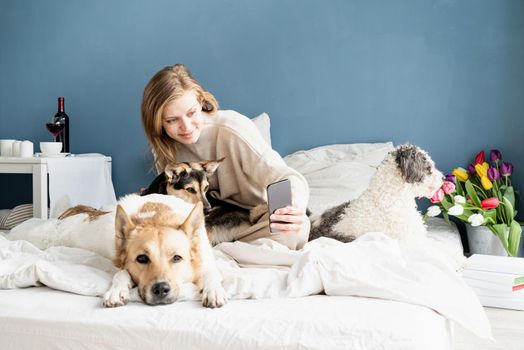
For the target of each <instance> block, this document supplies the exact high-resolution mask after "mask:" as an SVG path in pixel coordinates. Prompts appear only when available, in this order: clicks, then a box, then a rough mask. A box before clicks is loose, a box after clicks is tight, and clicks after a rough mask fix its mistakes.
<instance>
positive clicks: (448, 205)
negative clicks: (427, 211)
mask: <svg viewBox="0 0 524 350" xmlns="http://www.w3.org/2000/svg"><path fill="white" fill-rule="evenodd" d="M440 204H441V205H442V206H443V207H444V209H446V211H447V210H448V209H449V208H451V207H452V206H453V203H452V202H450V201H449V200H448V199H447V198H446V197H444V198H442V201H440Z"/></svg>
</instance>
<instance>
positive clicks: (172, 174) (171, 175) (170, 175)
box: [164, 164, 180, 182]
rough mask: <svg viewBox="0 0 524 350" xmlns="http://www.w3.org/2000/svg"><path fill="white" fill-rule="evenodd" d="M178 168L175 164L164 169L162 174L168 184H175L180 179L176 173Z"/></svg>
mask: <svg viewBox="0 0 524 350" xmlns="http://www.w3.org/2000/svg"><path fill="white" fill-rule="evenodd" d="M177 168H178V167H177V166H176V164H168V165H166V167H165V168H164V174H166V177H167V180H168V181H170V182H177V181H178V180H179V177H180V173H179V172H177V171H176V169H177Z"/></svg>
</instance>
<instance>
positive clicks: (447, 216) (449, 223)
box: [442, 211, 451, 225]
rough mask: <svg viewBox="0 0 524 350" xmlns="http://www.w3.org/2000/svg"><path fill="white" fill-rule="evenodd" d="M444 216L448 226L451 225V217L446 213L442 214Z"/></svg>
mask: <svg viewBox="0 0 524 350" xmlns="http://www.w3.org/2000/svg"><path fill="white" fill-rule="evenodd" d="M442 216H443V217H444V220H446V222H447V223H448V225H451V222H450V221H449V215H448V213H447V212H446V211H443V212H442Z"/></svg>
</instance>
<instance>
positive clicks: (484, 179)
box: [480, 176, 493, 190]
mask: <svg viewBox="0 0 524 350" xmlns="http://www.w3.org/2000/svg"><path fill="white" fill-rule="evenodd" d="M480 183H481V184H482V187H484V189H485V190H491V188H492V187H493V183H492V182H491V181H490V180H489V179H488V177H487V176H481V177H480Z"/></svg>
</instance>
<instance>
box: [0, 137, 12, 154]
mask: <svg viewBox="0 0 524 350" xmlns="http://www.w3.org/2000/svg"><path fill="white" fill-rule="evenodd" d="M14 142H15V140H0V156H2V157H12V156H13V143H14Z"/></svg>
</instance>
